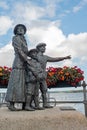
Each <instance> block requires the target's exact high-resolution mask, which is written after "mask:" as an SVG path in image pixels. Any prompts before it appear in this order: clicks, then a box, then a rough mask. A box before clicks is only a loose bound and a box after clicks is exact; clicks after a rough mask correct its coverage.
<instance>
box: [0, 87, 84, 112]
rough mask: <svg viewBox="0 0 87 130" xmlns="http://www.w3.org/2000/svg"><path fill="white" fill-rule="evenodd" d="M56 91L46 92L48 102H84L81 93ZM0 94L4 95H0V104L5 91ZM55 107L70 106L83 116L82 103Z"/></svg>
mask: <svg viewBox="0 0 87 130" xmlns="http://www.w3.org/2000/svg"><path fill="white" fill-rule="evenodd" d="M58 90H59V89H58ZM58 90H55V89H53V91H52V89H51V90H48V93H49V96H50V98H51V99H50V101H55V100H56V101H83V100H84V95H83V92H79V91H76V92H71V91H58ZM63 90H64V89H63ZM0 93H4V94H3V95H2V94H1V95H0V102H4V98H3V96H5V93H6V89H0ZM2 99H3V100H2ZM56 105H57V106H71V107H73V108H75V109H76V110H77V111H79V112H81V113H83V114H85V111H84V104H83V103H64V104H63V103H62V104H61V103H59V104H56Z"/></svg>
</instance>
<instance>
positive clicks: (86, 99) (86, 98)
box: [0, 81, 87, 117]
mask: <svg viewBox="0 0 87 130" xmlns="http://www.w3.org/2000/svg"><path fill="white" fill-rule="evenodd" d="M81 86H82V87H83V101H57V100H56V99H55V97H50V93H49V92H48V103H53V104H54V106H56V104H59V103H83V104H84V111H85V116H86V117H87V95H86V93H87V90H86V86H87V84H86V83H85V81H83V83H82V84H81ZM5 95H6V92H0V106H2V105H7V103H6V102H5ZM40 103H42V99H41V96H40Z"/></svg>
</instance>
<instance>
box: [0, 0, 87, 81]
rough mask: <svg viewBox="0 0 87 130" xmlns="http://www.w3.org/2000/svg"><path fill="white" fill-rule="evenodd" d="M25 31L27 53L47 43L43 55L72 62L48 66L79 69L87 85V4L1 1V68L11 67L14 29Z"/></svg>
mask: <svg viewBox="0 0 87 130" xmlns="http://www.w3.org/2000/svg"><path fill="white" fill-rule="evenodd" d="M19 23H21V24H24V25H25V26H26V28H27V33H26V35H25V37H26V40H27V44H28V49H32V48H35V46H36V45H37V44H38V43H40V42H45V43H46V45H47V46H46V53H45V54H46V55H49V56H52V57H63V56H67V55H71V57H72V58H71V60H65V61H61V62H58V63H48V64H47V67H48V66H53V67H55V66H56V67H63V66H65V65H66V66H71V67H72V66H78V68H80V69H81V70H83V71H84V76H85V80H86V81H87V56H86V52H87V51H86V50H87V0H18V1H16V0H0V66H8V67H12V63H13V60H14V50H13V47H12V37H13V36H14V34H13V29H14V27H15V25H17V24H19Z"/></svg>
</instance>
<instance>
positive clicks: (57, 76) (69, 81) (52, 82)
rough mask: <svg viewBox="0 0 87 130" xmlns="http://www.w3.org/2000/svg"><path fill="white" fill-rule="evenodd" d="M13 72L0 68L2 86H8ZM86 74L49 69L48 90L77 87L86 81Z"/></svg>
mask: <svg viewBox="0 0 87 130" xmlns="http://www.w3.org/2000/svg"><path fill="white" fill-rule="evenodd" d="M11 71H12V69H11V68H9V67H6V66H4V67H0V86H3V87H6V86H7V85H8V81H9V76H10V72H11ZM83 74H84V72H83V71H82V70H81V69H80V68H78V67H77V66H74V67H67V66H64V67H63V68H54V67H49V68H47V79H46V82H47V86H48V88H56V87H70V86H71V87H72V86H74V87H76V86H78V85H79V83H80V82H81V81H82V80H84V76H83Z"/></svg>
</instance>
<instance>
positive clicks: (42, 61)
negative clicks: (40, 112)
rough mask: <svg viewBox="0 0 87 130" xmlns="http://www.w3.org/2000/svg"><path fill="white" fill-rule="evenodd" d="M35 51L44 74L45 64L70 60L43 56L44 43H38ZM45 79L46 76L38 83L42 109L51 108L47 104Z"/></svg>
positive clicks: (67, 57)
mask: <svg viewBox="0 0 87 130" xmlns="http://www.w3.org/2000/svg"><path fill="white" fill-rule="evenodd" d="M36 49H37V51H38V54H37V56H38V62H40V64H41V67H42V69H43V70H44V72H46V64H47V62H59V61H62V60H65V59H71V56H70V55H69V56H66V57H55V58H53V57H49V56H47V55H44V52H45V50H46V44H45V43H39V44H38V45H37V46H36ZM46 77H47V75H45V79H44V80H41V81H40V90H41V93H42V100H43V107H44V108H52V106H50V105H48V103H47V83H46Z"/></svg>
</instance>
